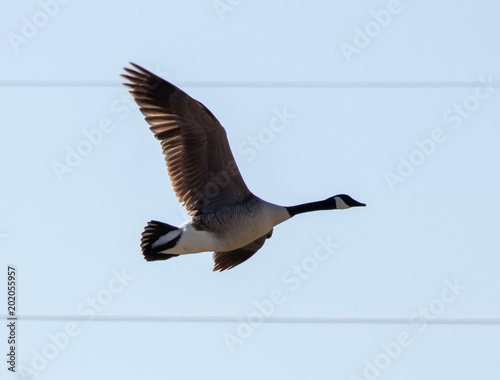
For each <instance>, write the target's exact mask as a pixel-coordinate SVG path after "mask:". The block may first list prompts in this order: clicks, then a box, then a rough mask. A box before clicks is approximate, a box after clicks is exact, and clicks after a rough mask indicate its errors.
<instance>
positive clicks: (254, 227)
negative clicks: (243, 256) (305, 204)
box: [153, 197, 290, 255]
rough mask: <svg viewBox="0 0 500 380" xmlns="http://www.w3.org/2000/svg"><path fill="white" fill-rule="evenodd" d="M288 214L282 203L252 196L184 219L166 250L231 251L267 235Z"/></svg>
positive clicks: (180, 251)
mask: <svg viewBox="0 0 500 380" xmlns="http://www.w3.org/2000/svg"><path fill="white" fill-rule="evenodd" d="M289 218H290V215H289V214H288V212H287V211H286V209H285V208H284V207H280V206H277V205H274V204H272V203H268V202H265V201H263V200H261V199H259V198H257V197H252V198H250V199H249V200H248V201H245V202H244V203H243V204H236V205H233V206H231V207H225V208H222V209H219V210H217V211H215V212H212V213H206V214H202V215H199V216H196V217H194V218H193V219H192V220H191V221H189V222H186V223H184V224H183V225H181V226H180V227H179V229H180V230H181V237H180V240H179V241H178V243H177V244H176V245H175V246H174V247H172V248H170V249H167V250H165V253H172V254H179V255H183V254H189V253H199V252H225V251H232V250H235V249H238V248H241V247H243V246H246V245H248V244H250V243H252V242H253V241H255V240H257V239H258V238H260V237H262V236H266V235H267V234H268V233H270V231H272V229H273V228H274V227H275V226H276V225H278V224H279V223H281V222H284V221H285V220H287V219H289ZM160 243H161V242H160ZM153 248H154V247H153Z"/></svg>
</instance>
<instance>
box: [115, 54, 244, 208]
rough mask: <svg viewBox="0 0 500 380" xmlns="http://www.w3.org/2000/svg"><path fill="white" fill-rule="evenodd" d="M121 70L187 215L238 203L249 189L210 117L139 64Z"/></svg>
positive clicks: (188, 98) (221, 130)
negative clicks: (159, 143)
mask: <svg viewBox="0 0 500 380" xmlns="http://www.w3.org/2000/svg"><path fill="white" fill-rule="evenodd" d="M131 65H132V66H133V67H134V68H135V70H133V69H128V68H125V71H126V72H127V74H124V75H122V77H123V78H125V79H126V80H127V81H129V82H130V83H124V85H125V86H127V87H129V88H130V89H131V90H130V93H131V94H132V96H133V97H134V100H135V101H136V103H137V104H138V105H139V107H140V110H141V112H142V113H143V114H144V116H146V121H147V122H148V123H149V125H150V126H151V127H150V129H151V131H152V132H153V133H154V135H155V137H156V138H157V139H158V140H160V141H161V147H162V150H163V154H164V156H165V161H166V163H167V170H168V174H169V176H170V180H171V181H172V185H173V188H174V191H175V194H176V195H177V198H178V199H179V201H180V202H182V203H184V205H185V207H186V209H187V210H188V211H189V214H190V215H197V214H199V213H200V212H203V211H206V210H211V209H217V208H219V207H221V206H223V205H229V204H234V203H238V202H241V201H243V200H244V199H245V198H246V197H248V196H250V195H251V193H250V191H249V190H248V188H247V186H246V185H245V182H244V181H243V178H242V177H241V174H240V172H239V170H238V167H237V166H236V162H235V160H234V157H233V154H232V153H231V148H230V147H229V143H228V141H227V136H226V131H225V130H224V128H223V127H222V126H221V124H220V123H219V121H218V120H217V119H216V118H215V116H214V115H213V114H212V113H211V112H210V111H209V110H208V109H207V108H206V107H205V106H204V105H203V104H201V103H200V102H198V101H196V100H194V99H193V98H191V97H190V96H189V95H187V94H186V93H185V92H183V91H182V90H180V89H179V88H177V87H176V86H174V85H173V84H171V83H169V82H167V81H165V80H163V79H162V78H160V77H158V76H156V75H155V74H153V73H151V72H149V71H148V70H146V69H143V68H142V67H140V66H138V65H135V64H133V63H131Z"/></svg>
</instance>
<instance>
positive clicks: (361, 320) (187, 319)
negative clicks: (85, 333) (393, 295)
mask: <svg viewBox="0 0 500 380" xmlns="http://www.w3.org/2000/svg"><path fill="white" fill-rule="evenodd" d="M1 318H5V319H6V318H7V316H6V315H4V316H2V317H1ZM17 319H18V320H19V321H31V322H56V321H91V320H92V321H96V322H163V323H240V322H247V321H248V320H249V317H248V316H216V315H214V316H209V315H163V316H150V315H124V316H121V315H96V316H95V317H94V318H89V317H86V316H80V315H35V314H32V315H18V316H17ZM250 321H258V322H262V323H270V324H328V325H337V324H353V325H391V324H392V325H410V324H422V323H423V322H424V320H423V319H418V320H412V319H409V318H400V317H394V318H387V317H280V316H270V317H264V316H262V317H260V318H256V317H251V318H250ZM425 323H428V324H430V325H489V326H492V325H500V318H436V319H433V320H431V319H428V320H425Z"/></svg>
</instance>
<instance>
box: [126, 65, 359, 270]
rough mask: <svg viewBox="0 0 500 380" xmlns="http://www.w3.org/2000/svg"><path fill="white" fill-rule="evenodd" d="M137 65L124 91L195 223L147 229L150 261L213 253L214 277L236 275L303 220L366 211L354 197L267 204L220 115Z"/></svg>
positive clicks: (145, 244) (151, 225)
mask: <svg viewBox="0 0 500 380" xmlns="http://www.w3.org/2000/svg"><path fill="white" fill-rule="evenodd" d="M130 65H131V66H132V68H127V67H126V68H124V70H125V72H126V73H124V74H122V75H121V76H122V77H123V78H124V79H125V80H126V81H127V83H123V84H124V85H125V86H126V87H128V88H129V92H130V93H131V94H132V97H133V99H134V100H135V102H136V103H137V105H138V106H139V109H140V111H141V112H142V114H143V115H144V116H145V119H146V122H147V123H148V124H149V125H150V130H151V131H152V132H153V134H154V136H155V137H156V138H157V139H158V140H159V141H160V143H161V147H162V150H163V154H164V156H165V161H166V165H167V171H168V174H169V176H170V180H171V182H172V186H173V189H174V192H175V195H176V196H177V198H178V200H179V202H181V203H183V206H184V207H185V208H186V210H187V211H188V215H189V216H191V220H190V221H188V222H186V223H184V224H182V225H181V226H180V227H174V226H171V225H169V224H166V223H163V222H159V221H156V220H151V221H150V222H149V223H148V224H147V226H146V227H145V228H144V232H143V233H142V235H141V249H142V254H143V255H144V258H145V259H146V260H147V261H157V260H167V259H170V258H173V257H177V256H180V255H186V254H192V253H199V252H213V260H214V268H213V271H214V272H215V271H224V270H228V269H231V268H234V267H235V266H237V265H239V264H241V263H243V262H245V261H246V260H248V259H249V258H250V257H252V256H253V255H254V254H255V252H257V251H258V250H259V249H260V248H262V246H263V245H264V242H265V241H266V239H269V238H270V237H271V235H272V233H273V228H274V227H275V226H277V225H278V224H280V223H282V222H284V221H286V220H288V219H290V218H292V217H294V216H295V215H298V214H302V213H305V212H311V211H318V210H342V209H348V208H350V207H360V206H366V205H365V204H364V203H360V202H358V201H356V200H354V199H353V198H351V197H350V196H349V195H346V194H338V195H335V196H333V197H330V198H328V199H325V200H322V201H318V202H311V203H305V204H299V205H296V206H288V207H285V206H279V205H276V204H273V203H269V202H266V201H264V200H262V199H260V198H259V197H257V196H255V195H254V194H252V192H250V190H249V189H248V187H247V186H246V184H245V182H244V181H243V178H242V176H241V174H240V171H239V170H238V167H237V166H236V162H235V160H234V157H233V154H232V153H231V148H230V147H229V143H228V140H227V136H226V131H225V130H224V128H223V127H222V125H221V124H220V123H219V121H218V120H217V119H216V117H215V116H214V115H213V114H212V112H210V110H208V108H206V107H205V106H204V105H203V104H202V103H200V102H198V101H197V100H195V99H193V98H191V97H190V96H189V95H188V94H186V93H185V92H184V91H182V90H181V89H179V88H177V87H176V86H174V85H173V84H172V83H169V82H167V81H166V80H164V79H162V78H160V77H158V76H157V75H155V74H153V73H151V72H150V71H148V70H146V69H144V68H142V67H141V66H139V65H136V64H134V63H130Z"/></svg>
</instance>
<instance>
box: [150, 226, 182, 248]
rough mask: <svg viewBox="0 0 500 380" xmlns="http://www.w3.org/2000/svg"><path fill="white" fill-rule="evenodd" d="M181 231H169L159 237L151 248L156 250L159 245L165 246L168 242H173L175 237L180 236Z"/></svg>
mask: <svg viewBox="0 0 500 380" xmlns="http://www.w3.org/2000/svg"><path fill="white" fill-rule="evenodd" d="M181 232H182V231H181V230H174V231H170V232H169V233H167V234H166V235H163V236H160V237H159V238H158V240H157V241H155V242H154V243H153V244H151V248H156V247H158V246H159V245H162V244H166V243H168V242H169V241H172V240H174V239H175V238H176V237H177V236H179V235H180V234H181Z"/></svg>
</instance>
